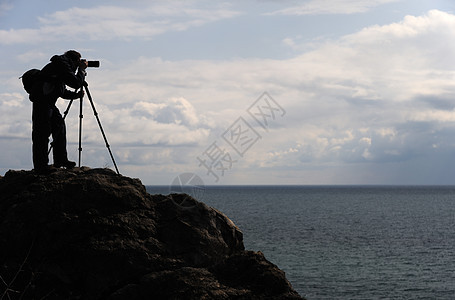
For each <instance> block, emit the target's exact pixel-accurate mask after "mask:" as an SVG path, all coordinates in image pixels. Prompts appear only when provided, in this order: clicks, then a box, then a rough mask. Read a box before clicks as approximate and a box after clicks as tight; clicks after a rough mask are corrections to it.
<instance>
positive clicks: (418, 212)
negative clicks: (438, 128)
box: [147, 186, 455, 300]
mask: <svg viewBox="0 0 455 300" xmlns="http://www.w3.org/2000/svg"><path fill="white" fill-rule="evenodd" d="M147 188H148V190H149V192H150V193H152V194H154V193H162V194H166V193H168V192H169V188H168V187H155V186H154V187H150V186H149V187H147ZM198 197H199V200H201V201H202V202H204V203H206V204H207V205H209V206H212V207H214V208H217V209H218V210H220V211H222V212H223V213H225V214H226V215H227V216H228V217H229V218H230V219H232V220H233V221H234V223H235V224H236V225H237V226H238V227H240V229H241V230H242V231H243V233H244V243H245V247H246V248H247V249H248V250H255V251H259V250H260V251H262V252H263V253H264V254H265V256H266V258H267V259H268V260H270V261H271V262H273V263H275V264H276V265H278V267H280V268H281V269H282V270H284V271H285V272H286V276H287V278H288V279H289V281H290V282H291V283H292V285H293V287H294V288H295V289H296V290H297V291H298V292H299V293H300V294H301V295H302V296H304V297H306V298H308V299H309V300H311V299H384V298H388V299H455V187H382V186H381V187H365V186H360V187H356V186H346V187H327V186H326V187H321V186H318V187H311V186H228V187H206V188H205V190H204V191H198Z"/></svg>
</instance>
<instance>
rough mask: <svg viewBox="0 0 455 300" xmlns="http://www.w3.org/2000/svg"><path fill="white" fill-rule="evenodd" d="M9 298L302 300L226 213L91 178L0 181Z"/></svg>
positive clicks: (0, 245) (4, 288) (108, 176)
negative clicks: (247, 246)
mask: <svg viewBox="0 0 455 300" xmlns="http://www.w3.org/2000/svg"><path fill="white" fill-rule="evenodd" d="M8 297H9V298H8ZM0 298H5V299H10V298H11V299H129V300H132V299H301V297H300V296H299V295H298V294H297V293H296V292H295V291H294V290H293V289H292V287H291V285H290V283H289V282H288V281H287V280H286V278H285V274H284V272H283V271H281V270H280V269H278V267H277V266H275V265H274V264H272V263H270V262H269V261H267V260H266V259H265V257H264V255H263V254H262V253H260V252H252V251H246V250H244V245H243V237H242V232H241V231H240V230H239V228H237V227H236V226H235V225H234V224H233V223H232V221H231V220H229V218H227V217H226V216H225V215H223V214H222V213H221V212H219V211H217V210H216V209H213V208H210V207H208V206H206V205H205V204H203V203H201V202H198V201H196V200H195V199H193V198H191V197H190V196H188V195H185V194H173V195H167V196H164V195H150V194H148V193H147V192H146V190H145V187H144V186H143V185H142V183H141V182H140V181H139V180H138V179H131V178H128V177H124V176H121V175H117V174H116V173H114V172H113V171H111V170H109V169H89V168H74V169H71V170H63V169H59V170H57V171H55V172H53V173H51V174H49V175H38V174H35V173H34V172H33V171H8V172H7V173H6V174H5V176H4V177H2V178H0Z"/></svg>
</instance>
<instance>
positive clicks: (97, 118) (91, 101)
mask: <svg viewBox="0 0 455 300" xmlns="http://www.w3.org/2000/svg"><path fill="white" fill-rule="evenodd" d="M84 88H85V93H86V94H87V96H88V99H89V101H90V104H91V106H92V110H93V114H94V115H95V117H96V120H97V122H98V126H99V128H100V131H101V134H102V135H103V138H104V142H105V144H106V148H107V150H108V151H109V154H110V156H111V159H112V162H113V164H114V167H115V170H116V171H117V174H120V172H119V170H118V168H117V164H116V163H115V159H114V155H113V154H112V151H111V147H110V145H109V143H108V142H107V138H106V134H105V133H104V130H103V126H101V121H100V118H99V117H98V112H97V111H96V109H95V104H93V99H92V96H91V94H90V91H89V89H88V83H87V82H86V81H84ZM81 91H82V87H81ZM82 99H83V96H82V95H81V97H80V102H79V148H78V150H79V167H81V156H82V119H83V118H84V116H83V114H82ZM73 101H74V99H71V100H70V103H69V104H68V107H67V108H66V110H65V112H64V113H63V120H65V118H66V116H67V115H68V112H69V110H70V107H71V104H73ZM52 146H53V145H52V143H51V147H50V148H49V152H48V154H49V153H50V152H51V150H52Z"/></svg>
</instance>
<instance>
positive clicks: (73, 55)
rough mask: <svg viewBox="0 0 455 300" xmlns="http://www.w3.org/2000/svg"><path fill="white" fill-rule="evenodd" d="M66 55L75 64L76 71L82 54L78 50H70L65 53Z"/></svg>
mask: <svg viewBox="0 0 455 300" xmlns="http://www.w3.org/2000/svg"><path fill="white" fill-rule="evenodd" d="M64 55H65V56H66V57H68V58H69V59H70V61H71V63H72V64H73V68H74V70H76V69H77V67H78V66H79V62H80V60H81V58H82V56H81V54H80V53H79V52H77V51H76V50H68V51H66V52H65V54H64Z"/></svg>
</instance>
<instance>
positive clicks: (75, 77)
mask: <svg viewBox="0 0 455 300" xmlns="http://www.w3.org/2000/svg"><path fill="white" fill-rule="evenodd" d="M77 68H78V66H77V65H74V62H73V61H72V60H71V59H70V58H68V57H66V56H65V55H54V56H53V57H52V58H51V59H50V63H48V64H47V65H46V66H44V68H43V69H42V70H41V76H42V80H43V85H42V89H40V92H39V93H34V94H32V95H30V97H31V98H32V97H33V98H34V99H33V102H47V103H49V104H51V105H54V104H55V102H56V101H57V99H58V98H59V97H61V98H64V99H76V98H79V97H80V93H76V92H72V91H70V90H68V89H67V88H66V86H69V87H72V88H74V89H76V90H77V89H80V88H81V87H82V86H83V85H84V82H85V75H86V73H85V71H84V70H81V69H78V72H77V74H75V72H76V69H77ZM36 100H38V101H36ZM43 100H44V101H43Z"/></svg>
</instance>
